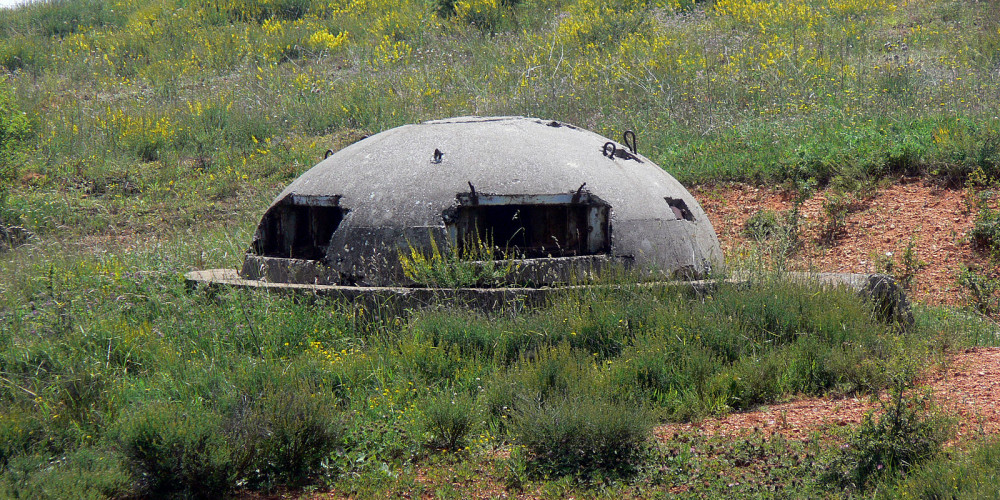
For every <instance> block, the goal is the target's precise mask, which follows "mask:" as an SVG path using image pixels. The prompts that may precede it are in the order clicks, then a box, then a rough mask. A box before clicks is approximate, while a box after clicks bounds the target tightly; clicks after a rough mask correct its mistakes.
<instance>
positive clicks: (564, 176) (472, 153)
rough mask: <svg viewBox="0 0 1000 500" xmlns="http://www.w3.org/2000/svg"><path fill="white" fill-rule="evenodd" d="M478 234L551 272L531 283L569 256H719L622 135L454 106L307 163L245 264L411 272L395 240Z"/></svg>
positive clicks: (257, 270)
mask: <svg viewBox="0 0 1000 500" xmlns="http://www.w3.org/2000/svg"><path fill="white" fill-rule="evenodd" d="M633 146H634V143H633ZM472 237H476V238H481V237H483V238H484V239H486V240H487V241H489V242H490V243H491V244H492V245H494V246H497V247H500V248H504V249H506V250H507V251H508V252H507V253H506V254H505V255H515V256H518V257H523V258H526V259H528V260H526V261H525V262H532V261H533V260H537V261H538V262H544V263H545V268H546V269H549V270H553V269H554V270H555V271H554V272H552V273H550V274H549V276H550V278H538V277H537V276H536V277H535V278H533V280H534V281H536V282H537V281H541V282H547V281H548V282H551V281H559V280H561V279H563V278H565V276H566V272H564V271H565V269H564V270H560V266H562V265H563V263H566V266H567V267H566V269H569V267H573V268H574V269H579V268H580V265H581V264H584V265H586V266H590V265H594V264H600V263H605V264H606V263H609V262H621V263H624V264H626V265H630V266H638V267H641V268H644V269H653V270H658V271H662V272H663V273H665V274H666V275H677V274H682V275H684V276H689V277H693V276H698V275H701V274H703V273H704V272H705V271H707V270H710V269H712V268H714V267H718V266H721V264H722V252H721V250H720V248H719V242H718V239H717V237H716V235H715V231H714V230H713V229H712V225H711V223H710V222H709V220H708V217H706V215H705V213H704V212H703V211H702V209H701V206H700V205H699V204H698V202H697V201H696V200H695V199H694V198H693V197H692V196H691V194H690V193H689V192H688V191H687V190H686V189H685V188H684V187H683V186H681V184H680V183H679V182H677V180H675V179H674V178H673V177H672V176H670V175H669V174H668V173H667V172H665V171H664V170H663V169H661V168H660V167H658V166H657V165H655V164H654V163H653V162H651V161H649V159H647V158H645V157H644V156H642V155H640V154H638V153H634V152H632V151H630V148H629V147H626V146H624V145H622V144H620V143H618V142H614V141H611V140H609V139H607V138H605V137H602V136H600V135H598V134H595V133H593V132H590V131H587V130H583V129H580V128H578V127H574V126H571V125H568V124H564V123H558V122H553V121H545V120H539V119H534V118H524V117H461V118H452V119H447V120H438V121H431V122H425V123H421V124H415V125H405V126H402V127H397V128H394V129H391V130H388V131H385V132H382V133H380V134H377V135H374V136H372V137H369V138H366V139H364V140H361V141H359V142H357V143H354V144H352V145H350V146H348V147H346V148H344V149H342V150H340V151H339V152H337V153H335V154H333V155H331V156H329V157H328V158H326V159H324V160H323V161H321V162H320V163H319V164H318V165H316V166H315V167H313V168H312V169H310V170H309V171H307V172H306V173H304V174H302V176H300V177H299V178H298V179H296V180H295V181H294V182H292V183H291V184H289V186H288V187H287V188H285V190H284V191H282V192H281V194H279V195H278V196H277V197H276V198H275V200H274V202H273V203H272V204H271V206H270V207H269V208H268V210H267V212H266V213H265V215H264V217H263V219H262V221H261V224H260V226H259V227H258V229H257V232H256V234H255V236H254V242H253V244H252V245H251V248H250V250H249V251H248V254H247V259H246V261H245V263H244V266H243V270H242V271H241V274H242V275H243V277H244V278H250V279H267V280H270V281H280V282H295V283H315V284H354V285H372V286H375V285H379V286H381V285H400V284H407V281H408V280H406V278H405V277H403V275H402V272H401V266H400V264H399V258H400V253H401V252H405V253H407V254H408V253H409V249H410V248H411V247H412V248H415V249H419V250H422V251H425V252H426V253H430V249H431V240H432V239H433V240H434V241H435V242H437V244H438V245H439V246H440V247H443V248H448V247H449V246H450V247H454V246H456V245H458V246H461V245H462V242H463V241H466V240H468V239H469V238H472Z"/></svg>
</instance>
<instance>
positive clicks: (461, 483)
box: [0, 0, 1000, 498]
mask: <svg viewBox="0 0 1000 500" xmlns="http://www.w3.org/2000/svg"><path fill="white" fill-rule="evenodd" d="M472 114H475V115H530V116H537V117H541V118H546V119H557V120H560V121H565V122H569V123H573V124H575V125H578V126H581V127H585V128H588V129H591V130H594V131H596V132H599V133H603V134H604V135H607V136H609V137H618V136H619V135H620V134H621V132H622V131H624V130H626V129H632V130H635V131H636V132H637V134H638V145H639V149H640V151H641V152H642V153H643V154H644V155H646V156H647V157H649V158H650V159H652V160H653V161H655V162H656V163H657V164H658V165H660V166H661V167H663V168H664V169H666V170H667V171H668V172H670V173H671V174H672V175H674V176H675V177H677V178H678V179H679V180H681V181H682V182H684V183H689V184H691V183H699V184H719V183H723V182H727V181H741V182H749V183H757V184H764V185H782V186H784V187H786V188H787V189H788V190H790V191H793V192H796V193H800V195H801V196H803V197H807V196H810V194H811V193H813V192H815V190H817V189H820V188H826V189H830V190H832V191H833V192H835V193H839V194H840V195H842V196H845V197H847V196H865V193H869V192H871V190H874V189H877V188H879V187H880V186H884V185H886V184H887V183H892V182H895V181H896V180H898V179H899V178H900V177H904V176H905V177H909V178H913V177H919V178H923V179H925V180H926V181H927V182H933V183H937V184H939V185H940V186H941V187H942V189H945V188H947V189H951V188H962V189H966V190H967V192H968V193H969V194H968V199H969V200H970V201H969V203H970V210H974V211H976V213H977V214H978V216H977V222H976V225H975V229H974V230H973V232H972V233H971V234H970V235H968V238H970V240H971V241H974V242H975V244H976V245H977V247H978V248H980V251H981V252H983V254H984V255H987V256H989V255H992V258H993V259H994V261H993V262H994V263H995V262H996V259H997V255H998V254H1000V212H998V210H997V207H996V194H995V193H996V191H995V190H996V189H997V188H998V184H997V183H998V181H1000V133H998V130H1000V118H998V116H1000V4H998V3H997V2H991V1H976V0H909V1H904V0H899V1H890V0H863V1H862V0H785V1H777V0H774V1H757V0H715V1H706V2H692V1H690V0H663V1H655V2H645V1H639V0H624V1H616V2H611V1H605V0H396V1H391V2H390V1H385V0H335V1H320V0H251V1H245V2H243V1H241V2H237V1H212V2H210V1H207V0H164V1H159V2H153V1H141V0H127V1H117V2H103V1H96V0H49V1H43V2H39V3H34V4H30V5H28V6H25V7H21V8H19V9H16V10H0V230H2V231H0V497H2V498H133V497H135V498H144V497H148V498H159V497H168V496H169V497H178V498H216V497H219V496H225V495H235V496H249V497H264V496H267V495H286V496H289V497H297V496H308V497H317V498H318V497H325V496H326V495H330V496H332V497H340V496H343V497H373V496H377V497H396V496H401V495H404V494H407V495H414V496H415V495H421V496H424V497H443V498H460V497H468V496H483V497H488V496H502V495H508V496H527V497H562V496H583V497H602V496H608V497H619V496H623V495H624V496H632V497H668V496H690V497H701V498H704V497H709V498H713V497H723V496H726V497H731V496H740V497H748V496H756V497H761V498H772V497H805V496H810V497H812V496H825V497H877V496H886V497H895V496H907V495H909V496H917V497H924V498H939V497H941V496H938V497H934V496H933V495H935V494H936V495H944V496H948V495H951V494H954V495H957V496H959V497H989V496H990V495H991V493H992V492H991V491H990V490H989V489H988V488H985V489H984V487H983V485H984V484H991V482H992V481H993V479H992V477H993V476H995V474H996V472H995V470H996V463H997V458H996V455H997V449H998V448H997V446H998V445H996V444H984V445H982V446H978V447H976V448H975V449H973V450H972V451H969V452H965V451H952V452H949V454H947V455H946V454H943V453H942V451H941V450H942V443H943V442H944V441H945V440H946V439H947V437H948V436H947V433H946V432H945V431H946V430H947V428H948V426H947V425H946V422H945V420H946V419H943V417H942V416H941V415H938V414H937V413H935V412H934V411H933V410H932V409H930V408H929V407H928V406H927V403H926V401H923V400H922V399H921V398H920V397H919V395H913V393H904V389H905V388H907V387H909V386H910V385H911V384H912V382H913V381H914V380H915V378H916V377H917V376H918V375H919V374H920V373H921V372H922V370H923V369H924V368H926V367H927V366H928V365H931V364H934V363H938V362H944V361H945V360H947V357H948V353H949V352H952V351H953V350H955V349H960V348H964V347H968V346H977V345H988V346H992V345H997V343H998V340H997V338H996V336H995V323H994V322H993V321H994V320H991V319H989V318H990V315H993V317H994V318H995V317H996V314H997V313H998V311H1000V276H998V275H997V274H996V272H995V271H990V270H986V269H969V270H966V271H965V272H964V273H963V274H962V277H961V280H964V282H963V284H962V286H964V287H965V288H967V289H968V291H969V308H968V309H953V308H936V307H924V306H921V305H919V304H917V305H916V311H915V312H916V323H915V325H914V327H913V328H912V329H909V330H903V329H901V328H898V327H897V326H895V325H891V324H885V323H882V322H880V321H878V320H877V319H875V318H874V317H873V316H872V314H871V311H870V310H868V309H867V308H866V306H865V304H863V303H861V302H859V301H858V300H857V298H856V297H855V296H853V295H852V294H850V293H848V292H843V291H828V290H821V289H817V288H814V287H810V286H803V285H792V284H788V283H785V282H782V281H780V280H776V279H774V274H773V272H772V271H775V270H780V267H781V262H782V259H781V258H777V259H773V260H771V261H768V262H766V263H759V262H758V263H757V264H756V268H755V273H754V274H753V276H754V278H753V279H754V280H755V283H756V286H754V287H752V288H750V289H746V288H740V287H730V286H726V285H720V287H719V288H718V289H717V290H716V291H715V292H713V293H712V294H710V295H708V296H697V295H690V294H684V293H678V292H676V291H674V292H668V291H662V290H661V291H656V290H652V289H649V288H643V287H637V286H630V285H629V284H628V282H627V281H623V282H617V283H616V284H617V285H619V286H617V287H612V288H608V289H599V290H588V291H576V292H567V293H565V294H563V295H561V296H558V297H556V298H554V299H553V300H552V301H551V303H550V304H548V305H546V306H545V307H543V308H541V309H539V310H530V311H525V310H517V309H511V310H505V311H500V312H496V313H482V312H477V311H475V310H470V309H465V308H462V307H459V306H448V305H442V306H441V307H439V308H432V309H428V310H421V311H410V312H409V313H407V314H395V313H390V312H389V311H385V310H380V309H379V308H375V309H374V310H373V309H372V308H364V307H361V306H359V305H355V304H345V303H337V302H335V301H329V300H324V299H320V298H311V297H289V296H278V295H271V294H268V293H266V292H254V291H246V290H228V291H220V292H209V291H206V290H192V289H190V288H189V287H187V286H186V285H185V283H184V280H183V273H184V272H186V271H189V270H191V269H201V268H232V267H238V266H239V264H240V262H241V260H242V256H243V253H244V251H245V250H246V248H247V245H248V244H249V241H250V238H251V236H252V233H253V230H254V228H255V226H256V224H257V222H258V220H259V217H260V216H261V213H262V211H263V210H264V208H265V207H266V206H267V204H268V203H269V202H270V200H271V198H272V197H273V196H274V195H275V194H277V192H278V191H279V190H280V189H281V187H282V186H284V185H285V184H287V183H288V182H289V181H291V180H292V179H294V178H295V177H296V176H298V175H299V174H301V173H302V172H304V171H305V170H306V169H308V168H309V167H311V166H312V165H313V164H315V163H316V162H317V161H318V160H319V159H320V158H322V156H323V153H324V152H325V151H326V150H327V149H333V150H337V149H339V148H340V147H343V146H345V145H347V144H349V143H351V142H353V141H356V140H358V139H360V138H362V137H364V136H367V135H370V134H374V133H377V132H380V131H382V130H386V129H389V128H392V127H395V126H398V125H402V124H405V123H411V122H417V121H422V120H428V119H436V118H443V117H449V116H458V115H472ZM832 214H833V215H831V220H832V221H833V222H836V217H835V216H836V213H835V212H832ZM771 215H774V214H771ZM789 215H790V214H781V215H780V216H778V215H775V216H774V221H773V223H772V224H770V225H769V226H768V227H772V228H777V229H775V230H777V231H779V232H780V233H781V234H782V235H783V236H780V237H778V238H771V239H769V238H761V240H762V243H761V249H760V252H761V254H768V255H777V256H781V255H784V254H785V253H786V252H789V251H794V241H793V240H794V238H792V237H790V236H789V234H790V233H794V231H789V228H790V227H792V226H793V225H792V224H790V221H792V219H789ZM915 216H917V215H916V214H915ZM761 217H763V218H767V217H768V214H764V215H762V216H761ZM765 222H767V221H765ZM21 228H23V229H21ZM757 229H759V228H757ZM753 230H756V229H754V228H748V231H753ZM761 230H762V229H761ZM768 231H770V229H768ZM729 257H731V258H732V260H733V263H734V264H736V265H739V264H741V262H738V261H737V260H736V259H735V257H734V256H729ZM987 258H990V257H987ZM994 268H995V266H994ZM886 389H891V390H892V391H893V394H894V395H896V396H898V397H895V398H894V399H890V400H889V402H888V403H886V404H885V408H884V410H885V411H883V412H878V413H877V414H875V415H874V416H873V418H872V419H870V420H868V421H866V422H865V423H863V424H862V425H861V426H860V427H858V428H856V429H846V430H840V431H830V432H829V433H824V434H822V435H817V436H816V437H815V439H812V440H809V441H806V442H798V441H786V440H781V439H770V440H768V439H764V438H763V437H754V438H750V439H746V440H725V439H715V438H707V437H704V436H699V435H690V436H678V437H675V438H673V439H671V440H669V441H666V442H663V441H658V440H655V439H653V438H652V434H651V429H652V427H653V426H654V425H655V424H657V423H661V422H678V421H681V422H686V421H698V420H699V419H701V418H704V417H705V416H708V415H719V414H725V413H727V412H733V411H741V410H746V409H751V408H754V407H758V406H760V405H767V404H770V403H774V402H778V401H782V400H785V399H788V398H791V397H794V396H796V395H846V394H850V395H859V394H860V395H866V394H875V393H878V392H879V391H882V390H886ZM737 478H738V480H737ZM948 478H950V479H948ZM956 478H958V479H956ZM945 484H946V485H948V487H951V488H952V489H951V490H949V491H948V492H943V491H941V490H940V488H941V487H942V485H945Z"/></svg>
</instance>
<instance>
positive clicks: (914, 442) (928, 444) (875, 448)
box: [823, 384, 951, 491]
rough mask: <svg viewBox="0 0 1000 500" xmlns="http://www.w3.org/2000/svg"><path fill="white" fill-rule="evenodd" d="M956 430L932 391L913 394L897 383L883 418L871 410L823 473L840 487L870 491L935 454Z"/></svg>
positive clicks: (833, 483) (884, 409)
mask: <svg viewBox="0 0 1000 500" xmlns="http://www.w3.org/2000/svg"><path fill="white" fill-rule="evenodd" d="M950 435H951V425H950V421H948V420H947V419H945V418H944V417H941V416H939V415H937V414H936V413H934V410H933V408H932V407H931V405H930V402H929V400H928V399H927V397H926V396H907V395H905V394H904V393H903V387H902V385H900V384H897V385H896V386H894V387H893V389H892V392H891V394H890V398H889V400H888V402H885V401H883V403H882V408H881V412H880V414H879V415H878V417H877V419H876V417H875V416H874V415H873V413H872V412H869V413H867V414H865V417H864V420H863V421H862V422H861V425H860V426H859V427H858V428H857V430H855V431H854V433H853V434H852V435H851V436H850V437H849V439H848V441H847V443H846V444H845V445H844V446H843V447H841V448H839V449H838V450H837V451H836V453H835V454H834V456H833V457H832V459H831V460H830V462H829V463H828V464H827V470H826V471H825V472H824V474H823V481H824V482H826V483H827V484H830V485H833V486H835V487H837V488H850V489H855V490H858V491H865V490H867V489H869V488H870V487H872V486H873V485H874V483H876V482H877V481H879V480H880V479H883V478H886V477H892V476H893V475H895V474H901V475H902V474H906V473H907V472H908V471H909V470H910V469H912V468H913V467H916V466H917V465H919V464H920V463H921V462H923V461H926V460H928V459H930V458H933V457H934V456H935V455H937V454H938V453H939V452H940V451H941V446H942V445H943V444H944V442H945V441H946V440H947V439H948V437H949V436H950Z"/></svg>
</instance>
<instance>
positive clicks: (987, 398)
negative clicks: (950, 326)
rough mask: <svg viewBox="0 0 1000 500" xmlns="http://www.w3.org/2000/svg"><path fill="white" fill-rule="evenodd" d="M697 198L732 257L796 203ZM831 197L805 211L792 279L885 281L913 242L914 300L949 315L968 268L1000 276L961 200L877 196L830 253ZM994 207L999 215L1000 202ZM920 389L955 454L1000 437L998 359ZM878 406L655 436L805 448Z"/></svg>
mask: <svg viewBox="0 0 1000 500" xmlns="http://www.w3.org/2000/svg"><path fill="white" fill-rule="evenodd" d="M691 191H692V193H693V194H694V195H695V198H697V199H698V200H699V202H700V203H701V204H702V208H704V209H705V212H706V213H707V214H708V216H709V219H710V220H711V221H712V225H713V226H714V227H715V230H716V232H717V233H718V235H719V240H720V243H721V244H722V247H723V250H724V252H725V254H726V255H728V256H734V255H740V254H741V253H745V252H746V251H747V250H748V249H750V248H752V246H753V244H754V242H752V241H751V240H749V239H747V238H746V237H744V236H743V235H742V230H743V226H744V223H745V222H746V220H747V219H748V218H750V216H752V215H753V214H755V213H757V212H758V211H760V210H763V209H770V210H775V211H779V212H780V211H783V210H788V209H790V208H792V204H793V193H789V192H786V191H782V190H780V189H777V188H760V187H754V186H749V185H744V184H729V185H715V186H708V187H695V188H694V189H692V190H691ZM828 194H829V193H827V192H821V193H819V194H818V195H817V196H814V197H812V198H811V199H809V200H807V201H805V202H804V203H803V204H802V207H801V214H802V218H803V219H802V223H801V224H802V225H801V226H800V227H802V231H801V236H800V239H801V241H802V247H801V249H800V250H799V251H798V252H797V254H796V255H795V256H794V257H792V259H791V260H790V262H789V267H790V268H792V269H800V270H814V271H829V272H855V273H863V272H882V271H884V269H879V267H878V264H877V263H878V262H879V260H882V261H884V260H885V258H886V257H888V258H891V259H893V260H894V261H895V262H896V263H899V262H900V260H899V256H900V254H901V253H902V251H903V250H905V248H906V247H907V245H908V244H909V243H910V242H911V241H912V242H913V250H914V252H915V253H916V258H917V259H918V260H919V261H922V262H925V263H926V265H924V266H923V267H921V268H920V269H919V270H917V272H916V274H915V276H914V279H913V286H912V289H911V290H910V292H909V296H910V299H911V300H912V301H916V302H921V303H925V304H932V305H945V304H947V305H952V306H956V305H964V304H965V303H966V302H965V297H964V295H963V293H962V290H961V287H959V286H958V285H957V284H956V279H957V277H958V275H959V273H960V272H961V267H962V266H963V265H966V266H969V265H976V266H982V267H985V268H988V269H989V268H992V269H993V270H996V269H997V266H996V264H991V263H990V262H989V259H988V258H987V257H986V256H984V255H983V254H982V253H981V252H978V251H976V250H975V249H974V248H973V246H972V244H971V243H970V241H969V237H968V234H969V231H970V230H971V229H972V227H973V223H974V221H975V217H976V213H975V211H974V210H970V209H969V203H968V202H967V194H966V193H965V191H963V190H956V189H942V188H940V187H938V186H936V185H933V184H929V183H925V182H922V181H911V182H903V183H900V184H896V185H892V186H889V187H887V188H883V189H880V190H878V192H876V193H875V194H874V195H873V196H872V197H871V198H869V199H866V200H862V201H861V202H859V203H858V204H857V205H859V206H858V207H857V208H856V210H854V211H852V212H851V213H850V214H849V215H848V217H847V221H846V231H844V232H843V233H842V234H841V235H840V236H839V237H838V238H837V239H835V240H834V241H833V242H832V243H830V242H826V243H824V242H822V241H821V237H820V235H821V234H822V229H823V227H824V224H825V218H826V217H827V216H826V214H825V212H824V209H823V202H824V201H826V200H827V198H828ZM992 204H993V205H994V206H995V204H996V200H993V201H992ZM880 257H881V259H880ZM918 385H920V386H922V387H923V388H926V389H928V390H929V391H930V393H931V394H932V396H933V399H934V401H935V402H936V404H937V405H938V407H939V408H940V409H941V410H942V411H943V412H944V413H945V414H947V415H950V416H952V417H955V418H956V419H957V423H958V431H957V433H956V437H955V440H954V441H953V444H954V443H966V442H968V441H969V440H974V439H978V438H979V437H981V436H986V435H992V434H996V433H1000V349H996V348H981V349H973V350H968V351H966V352H963V353H959V354H956V355H954V356H953V357H952V359H950V360H949V361H948V362H947V363H945V364H944V365H942V366H939V367H936V368H932V369H931V370H929V371H928V373H926V374H925V375H924V379H923V380H922V381H921V382H920V383H919V384H918ZM876 406H878V405H877V402H873V401H871V400H870V399H869V398H845V399H819V398H807V399H801V400H797V401H793V402H789V403H783V404H776V405H771V406H768V407H765V408H762V409H760V410H757V411H752V412H746V413H736V414H732V415H728V416H726V417H723V418H712V419H707V420H703V421H701V422H699V423H696V424H672V425H666V426H661V427H659V428H657V429H656V435H657V437H658V438H659V439H669V438H671V437H672V436H674V435H676V434H677V433H679V432H684V431H697V432H701V433H708V434H722V435H743V434H748V433H753V432H761V433H764V434H766V435H771V434H774V433H781V434H783V435H785V436H786V437H789V438H795V439H808V437H809V435H810V434H812V433H813V432H815V431H817V430H820V429H822V428H823V427H825V426H830V425H835V426H840V425H848V424H856V423H859V422H861V419H862V417H863V416H864V413H865V412H866V411H869V410H871V409H873V408H875V407H876Z"/></svg>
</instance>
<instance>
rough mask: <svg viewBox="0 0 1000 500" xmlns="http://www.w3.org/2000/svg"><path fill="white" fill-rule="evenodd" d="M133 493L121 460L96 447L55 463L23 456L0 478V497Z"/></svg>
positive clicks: (92, 496) (94, 496) (97, 496)
mask: <svg viewBox="0 0 1000 500" xmlns="http://www.w3.org/2000/svg"><path fill="white" fill-rule="evenodd" d="M135 494H136V492H135V491H134V490H133V478H132V476H131V475H130V474H129V472H128V470H127V467H126V466H125V464H124V463H123V462H122V457H121V456H119V455H118V454H116V453H114V452H112V451H109V450H105V449H100V448H81V449H79V450H76V451H74V452H71V453H69V454H66V455H64V456H61V457H59V459H58V460H51V459H50V458H49V457H46V456H45V455H40V454H35V455H27V456H23V457H20V458H18V459H17V460H15V461H14V462H12V463H11V466H10V469H9V471H8V472H7V474H5V475H3V476H0V498H32V499H39V500H44V499H53V500H57V499H63V498H73V499H81V500H84V499H85V500H90V499H93V500H99V499H107V498H132V497H133V496H134V495H135Z"/></svg>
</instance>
